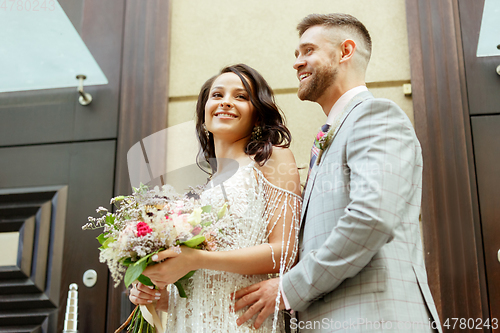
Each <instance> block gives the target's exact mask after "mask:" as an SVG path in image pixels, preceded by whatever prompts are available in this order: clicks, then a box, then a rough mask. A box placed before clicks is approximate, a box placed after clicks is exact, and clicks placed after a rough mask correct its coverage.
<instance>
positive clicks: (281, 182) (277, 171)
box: [256, 146, 301, 195]
mask: <svg viewBox="0 0 500 333" xmlns="http://www.w3.org/2000/svg"><path fill="white" fill-rule="evenodd" d="M256 168H257V169H258V170H260V171H261V172H262V174H263V175H264V177H265V178H266V179H267V180H268V181H269V182H270V183H271V184H273V185H275V186H277V187H280V188H283V189H285V190H288V191H290V192H293V193H295V194H297V195H300V194H301V193H300V176H299V172H298V169H297V163H296V162H295V157H294V156H293V153H292V151H291V150H290V148H283V147H276V146H275V147H273V151H272V154H271V157H270V158H269V159H268V160H267V161H266V163H265V164H264V165H263V166H258V165H257V166H256Z"/></svg>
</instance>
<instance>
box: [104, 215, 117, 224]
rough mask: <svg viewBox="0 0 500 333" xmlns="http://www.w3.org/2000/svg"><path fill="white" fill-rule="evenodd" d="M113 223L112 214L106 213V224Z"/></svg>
mask: <svg viewBox="0 0 500 333" xmlns="http://www.w3.org/2000/svg"><path fill="white" fill-rule="evenodd" d="M114 223H115V216H114V215H106V224H109V225H113V224H114Z"/></svg>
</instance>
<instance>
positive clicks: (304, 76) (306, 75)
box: [299, 72, 312, 81]
mask: <svg viewBox="0 0 500 333" xmlns="http://www.w3.org/2000/svg"><path fill="white" fill-rule="evenodd" d="M311 75H312V74H311V73H309V72H304V73H300V74H299V81H302V80H304V79H306V78H308V77H309V76H311Z"/></svg>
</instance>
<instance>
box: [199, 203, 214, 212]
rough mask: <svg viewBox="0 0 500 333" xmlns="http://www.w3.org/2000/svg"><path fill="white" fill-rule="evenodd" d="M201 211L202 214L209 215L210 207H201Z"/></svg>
mask: <svg viewBox="0 0 500 333" xmlns="http://www.w3.org/2000/svg"><path fill="white" fill-rule="evenodd" d="M201 211H202V212H203V213H210V212H211V211H212V206H210V205H206V206H203V207H201Z"/></svg>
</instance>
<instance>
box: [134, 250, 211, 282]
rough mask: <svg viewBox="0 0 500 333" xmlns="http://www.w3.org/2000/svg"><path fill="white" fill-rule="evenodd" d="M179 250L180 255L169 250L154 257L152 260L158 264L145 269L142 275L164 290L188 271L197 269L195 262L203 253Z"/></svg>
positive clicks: (175, 251)
mask: <svg viewBox="0 0 500 333" xmlns="http://www.w3.org/2000/svg"><path fill="white" fill-rule="evenodd" d="M180 249H181V251H180V253H179V251H178V250H176V249H172V248H171V249H168V250H165V251H162V252H159V253H158V254H157V255H154V256H153V257H152V259H153V261H156V262H158V264H156V265H151V266H149V267H147V268H146V269H145V270H144V272H143V273H142V274H143V275H145V276H147V277H148V278H150V279H151V282H153V283H154V284H155V285H156V286H157V287H158V288H160V289H164V288H165V286H167V285H168V284H172V283H174V282H177V280H179V279H180V278H181V277H183V276H184V275H186V274H187V273H189V272H190V271H193V270H196V269H198V268H199V267H198V265H197V262H199V260H200V259H199V256H200V255H202V252H203V251H200V250H196V249H192V248H190V247H187V246H181V247H180Z"/></svg>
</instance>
